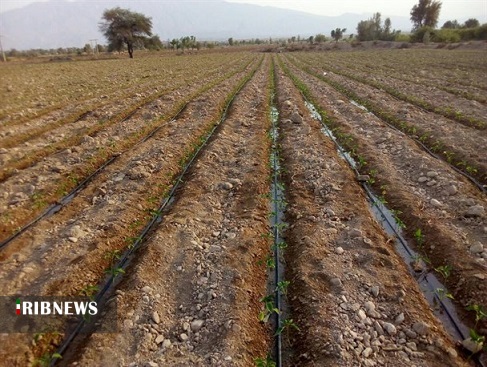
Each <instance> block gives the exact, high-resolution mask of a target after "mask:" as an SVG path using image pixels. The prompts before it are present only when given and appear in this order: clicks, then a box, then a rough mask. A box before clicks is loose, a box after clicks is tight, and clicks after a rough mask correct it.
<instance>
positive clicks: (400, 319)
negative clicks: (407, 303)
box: [394, 312, 404, 325]
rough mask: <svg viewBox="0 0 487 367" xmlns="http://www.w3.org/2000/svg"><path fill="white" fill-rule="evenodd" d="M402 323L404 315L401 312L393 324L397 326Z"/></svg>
mask: <svg viewBox="0 0 487 367" xmlns="http://www.w3.org/2000/svg"><path fill="white" fill-rule="evenodd" d="M403 321H404V313H403V312H401V313H400V314H399V315H397V317H396V319H395V320H394V322H395V323H396V325H399V324H401V323H402V322H403Z"/></svg>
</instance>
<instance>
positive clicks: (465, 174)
mask: <svg viewBox="0 0 487 367" xmlns="http://www.w3.org/2000/svg"><path fill="white" fill-rule="evenodd" d="M350 103H352V104H353V105H354V106H357V107H358V108H360V109H362V110H364V111H366V112H368V113H371V114H372V115H374V116H375V117H377V118H379V119H380V120H381V121H382V122H384V123H385V124H386V125H387V126H389V127H390V128H391V129H393V130H395V131H397V132H399V133H401V134H406V133H405V132H404V131H402V130H401V129H399V128H397V127H396V126H394V125H393V124H391V123H389V122H387V121H385V120H384V119H382V118H380V117H379V116H377V115H376V114H375V113H373V112H372V111H369V110H368V108H367V107H365V106H364V105H362V104H360V103H358V102H357V101H355V100H353V99H351V100H350ZM406 135H407V136H409V137H410V138H411V139H413V140H414V141H415V142H416V143H417V144H418V145H419V146H420V147H421V148H423V150H424V151H425V152H426V153H428V154H429V155H430V156H432V157H433V158H436V159H438V160H440V161H443V162H445V163H446V164H448V165H449V166H450V167H451V168H452V169H453V170H454V171H455V172H457V173H459V174H461V175H462V176H464V177H465V178H466V179H467V180H469V181H470V182H471V183H473V184H474V185H475V186H477V188H478V189H479V190H480V191H481V192H483V193H484V194H487V188H486V187H485V185H482V184H481V183H480V182H479V181H477V179H476V178H475V177H473V176H471V175H469V174H468V173H466V172H464V171H462V170H461V169H459V168H457V167H455V165H453V164H451V163H449V162H447V161H445V160H444V159H442V158H441V157H440V156H439V155H438V154H436V153H435V152H433V151H432V150H431V149H430V148H428V147H427V146H426V145H425V144H424V143H423V142H422V141H421V140H419V139H417V138H415V137H414V136H411V135H408V134H406Z"/></svg>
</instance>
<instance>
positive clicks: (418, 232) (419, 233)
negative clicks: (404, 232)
mask: <svg viewBox="0 0 487 367" xmlns="http://www.w3.org/2000/svg"><path fill="white" fill-rule="evenodd" d="M414 239H415V240H416V243H417V244H418V246H419V247H423V245H424V235H423V232H422V231H421V228H418V229H417V230H416V231H415V232H414Z"/></svg>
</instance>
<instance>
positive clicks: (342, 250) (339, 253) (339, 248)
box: [335, 246, 345, 255]
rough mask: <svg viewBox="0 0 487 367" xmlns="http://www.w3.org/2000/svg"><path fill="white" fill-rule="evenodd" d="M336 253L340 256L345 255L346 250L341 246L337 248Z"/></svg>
mask: <svg viewBox="0 0 487 367" xmlns="http://www.w3.org/2000/svg"><path fill="white" fill-rule="evenodd" d="M335 252H336V253H337V254H338V255H341V254H343V253H344V252H345V250H344V249H343V248H342V247H340V246H339V247H337V248H336V249H335Z"/></svg>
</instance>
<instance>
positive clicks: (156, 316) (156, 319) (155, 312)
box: [152, 311, 161, 324]
mask: <svg viewBox="0 0 487 367" xmlns="http://www.w3.org/2000/svg"><path fill="white" fill-rule="evenodd" d="M152 321H154V322H155V323H156V324H158V323H160V322H161V319H160V318H159V314H158V313H157V311H154V312H153V313H152Z"/></svg>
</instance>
